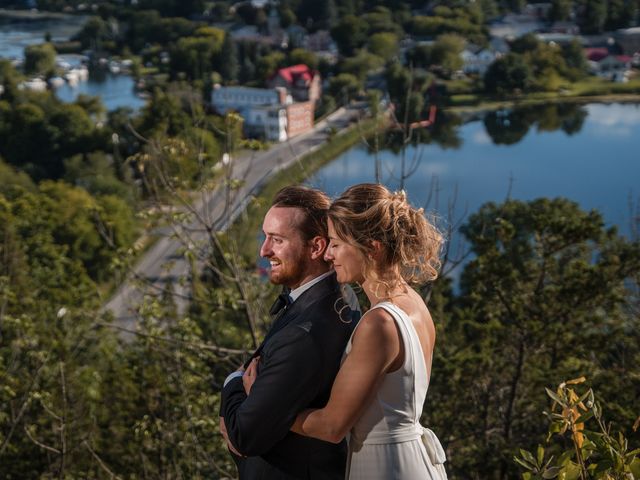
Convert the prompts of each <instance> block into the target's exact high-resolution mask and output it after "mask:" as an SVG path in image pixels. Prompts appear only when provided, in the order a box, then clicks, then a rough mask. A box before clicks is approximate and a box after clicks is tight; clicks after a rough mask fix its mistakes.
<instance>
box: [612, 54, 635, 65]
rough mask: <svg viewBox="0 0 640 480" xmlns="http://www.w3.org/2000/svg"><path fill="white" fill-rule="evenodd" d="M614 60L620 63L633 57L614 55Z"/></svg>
mask: <svg viewBox="0 0 640 480" xmlns="http://www.w3.org/2000/svg"><path fill="white" fill-rule="evenodd" d="M616 60H618V61H619V62H622V63H627V62H630V61H631V60H633V58H632V57H630V56H629V55H616Z"/></svg>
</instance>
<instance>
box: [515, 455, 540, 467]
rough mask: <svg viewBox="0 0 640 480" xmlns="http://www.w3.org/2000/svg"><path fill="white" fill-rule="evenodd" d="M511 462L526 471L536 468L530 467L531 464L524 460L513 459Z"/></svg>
mask: <svg viewBox="0 0 640 480" xmlns="http://www.w3.org/2000/svg"><path fill="white" fill-rule="evenodd" d="M513 461H514V462H516V463H517V464H518V465H520V466H521V467H524V468H526V469H527V470H534V469H535V468H536V467H535V465H531V464H529V462H527V461H526V460H523V459H521V458H519V457H513Z"/></svg>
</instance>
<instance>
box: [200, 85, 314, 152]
mask: <svg viewBox="0 0 640 480" xmlns="http://www.w3.org/2000/svg"><path fill="white" fill-rule="evenodd" d="M211 105H212V106H213V108H214V109H215V110H216V111H217V112H218V113H220V114H222V115H224V114H225V113H227V112H229V111H235V112H238V113H239V114H240V115H241V116H242V118H243V119H244V131H245V134H246V135H247V136H249V137H257V138H263V139H265V140H269V141H272V142H283V141H285V140H287V139H289V138H292V137H295V136H296V135H300V134H301V133H304V132H307V131H309V130H310V129H311V128H313V118H314V103H313V102H311V101H306V102H298V103H294V102H293V99H292V97H291V95H290V94H289V93H288V92H287V90H286V89H285V88H283V87H276V88H250V87H221V86H219V85H217V86H216V87H214V89H213V92H212V94H211Z"/></svg>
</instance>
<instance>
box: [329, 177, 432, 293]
mask: <svg viewBox="0 0 640 480" xmlns="http://www.w3.org/2000/svg"><path fill="white" fill-rule="evenodd" d="M328 216H329V219H331V222H332V223H333V226H334V228H335V231H336V234H337V235H338V237H339V238H340V239H341V240H343V241H346V242H348V243H350V244H352V245H354V246H355V247H356V248H358V250H360V252H361V253H362V254H363V257H364V259H365V269H364V271H365V276H373V277H374V278H377V279H378V281H379V282H381V283H382V284H384V285H385V286H386V288H387V290H388V291H390V290H391V289H392V288H393V287H394V285H393V283H395V282H396V281H400V278H396V279H388V278H387V275H386V274H387V273H393V272H394V271H396V269H397V271H398V272H399V274H400V276H401V277H402V278H403V279H404V280H405V281H406V282H407V283H410V284H420V283H425V282H429V281H433V280H435V279H436V278H437V276H438V269H439V268H440V258H439V255H440V250H441V248H442V244H443V236H442V234H441V233H440V232H439V231H438V229H437V228H436V227H435V226H434V225H433V224H432V223H431V222H429V221H427V219H426V218H425V215H424V210H423V209H422V208H420V209H416V208H413V207H412V206H411V205H410V204H409V202H408V201H407V196H406V194H405V192H404V191H399V192H393V193H392V192H390V191H389V190H388V189H387V188H386V187H384V186H383V185H379V184H376V183H361V184H359V185H354V186H352V187H350V188H348V189H347V190H345V192H344V193H343V194H342V195H340V197H338V198H337V199H336V200H335V201H334V202H333V203H332V204H331V207H330V208H329V212H328ZM374 241H377V242H379V243H380V245H381V249H382V251H381V255H380V256H379V261H378V262H377V263H375V264H374V262H373V260H372V259H371V255H370V254H371V253H372V252H373V242H374Z"/></svg>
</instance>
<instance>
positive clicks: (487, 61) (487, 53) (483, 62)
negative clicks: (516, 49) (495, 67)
mask: <svg viewBox="0 0 640 480" xmlns="http://www.w3.org/2000/svg"><path fill="white" fill-rule="evenodd" d="M474 50H475V49H473V48H465V49H464V50H463V51H462V53H461V54H460V57H461V58H462V62H463V64H462V71H463V72H464V73H466V74H478V75H484V74H485V72H486V71H487V70H488V68H489V66H490V65H491V64H492V63H493V62H495V61H496V60H497V59H498V58H500V57H501V56H502V54H501V53H499V52H495V51H493V50H490V49H488V48H482V49H479V50H475V51H474Z"/></svg>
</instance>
